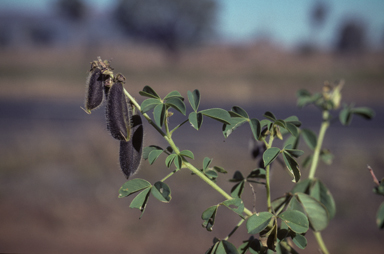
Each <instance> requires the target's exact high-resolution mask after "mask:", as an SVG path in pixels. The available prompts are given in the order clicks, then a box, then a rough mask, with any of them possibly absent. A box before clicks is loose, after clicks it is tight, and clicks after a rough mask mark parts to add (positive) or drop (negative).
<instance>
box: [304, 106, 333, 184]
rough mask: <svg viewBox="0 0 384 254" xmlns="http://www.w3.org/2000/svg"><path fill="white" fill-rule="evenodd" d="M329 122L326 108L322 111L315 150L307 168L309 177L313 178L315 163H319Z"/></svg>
mask: <svg viewBox="0 0 384 254" xmlns="http://www.w3.org/2000/svg"><path fill="white" fill-rule="evenodd" d="M329 124H330V122H329V111H328V110H324V112H323V123H322V124H321V127H320V132H319V137H318V139H317V144H316V147H315V151H314V152H313V159H312V165H311V168H310V170H309V175H308V178H309V179H313V178H315V173H316V169H317V165H318V164H319V158H320V152H321V147H322V145H323V141H324V136H325V132H326V131H327V129H328V127H329Z"/></svg>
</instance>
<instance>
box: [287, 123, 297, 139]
mask: <svg viewBox="0 0 384 254" xmlns="http://www.w3.org/2000/svg"><path fill="white" fill-rule="evenodd" d="M286 129H287V130H288V131H289V132H290V133H291V134H292V135H293V136H295V137H297V136H299V128H297V127H296V125H294V124H293V123H287V124H286Z"/></svg>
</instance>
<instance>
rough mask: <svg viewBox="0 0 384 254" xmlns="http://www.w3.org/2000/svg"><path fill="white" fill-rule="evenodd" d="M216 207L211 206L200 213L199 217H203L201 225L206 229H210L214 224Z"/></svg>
mask: <svg viewBox="0 0 384 254" xmlns="http://www.w3.org/2000/svg"><path fill="white" fill-rule="evenodd" d="M217 208H218V206H217V205H215V206H211V207H209V208H208V209H207V210H205V211H204V212H203V214H202V215H201V219H203V227H205V228H206V229H207V230H208V231H212V227H213V226H214V224H215V218H216V213H217Z"/></svg>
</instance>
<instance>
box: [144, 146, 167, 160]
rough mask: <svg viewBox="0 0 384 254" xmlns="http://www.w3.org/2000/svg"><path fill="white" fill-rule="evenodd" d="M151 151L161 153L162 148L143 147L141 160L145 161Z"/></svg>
mask: <svg viewBox="0 0 384 254" xmlns="http://www.w3.org/2000/svg"><path fill="white" fill-rule="evenodd" d="M153 150H161V151H163V148H161V147H160V146H154V145H151V146H147V147H144V149H143V159H144V160H147V159H148V156H149V153H150V152H152V151H153Z"/></svg>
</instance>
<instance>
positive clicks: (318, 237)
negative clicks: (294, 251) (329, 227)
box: [313, 231, 329, 254]
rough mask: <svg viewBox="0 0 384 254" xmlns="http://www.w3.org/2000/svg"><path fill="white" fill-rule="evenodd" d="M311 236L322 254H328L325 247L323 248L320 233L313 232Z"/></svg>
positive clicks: (323, 244)
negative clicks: (313, 236)
mask: <svg viewBox="0 0 384 254" xmlns="http://www.w3.org/2000/svg"><path fill="white" fill-rule="evenodd" d="M313 234H314V235H315V238H316V241H317V243H318V244H319V247H320V250H321V252H322V253H323V254H329V251H328V249H327V246H325V243H324V241H323V237H322V236H321V232H315V231H313Z"/></svg>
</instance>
